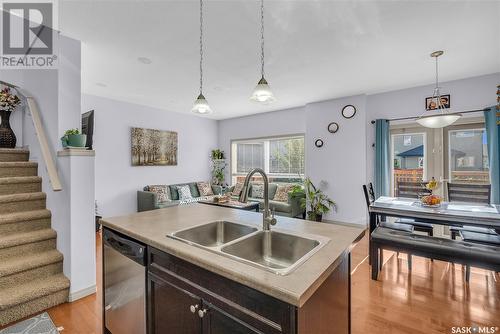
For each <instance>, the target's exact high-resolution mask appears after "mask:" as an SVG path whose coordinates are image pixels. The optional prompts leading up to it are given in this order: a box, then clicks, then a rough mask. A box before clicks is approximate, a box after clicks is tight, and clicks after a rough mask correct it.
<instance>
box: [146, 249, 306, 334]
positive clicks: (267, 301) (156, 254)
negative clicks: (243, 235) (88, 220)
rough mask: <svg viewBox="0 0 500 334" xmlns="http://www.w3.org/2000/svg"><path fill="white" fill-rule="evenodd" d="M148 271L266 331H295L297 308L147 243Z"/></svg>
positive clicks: (268, 333) (271, 333) (277, 333)
mask: <svg viewBox="0 0 500 334" xmlns="http://www.w3.org/2000/svg"><path fill="white" fill-rule="evenodd" d="M148 271H149V272H150V273H152V274H154V275H157V276H158V277H161V278H162V279H164V280H165V281H167V282H171V283H172V284H175V285H176V286H178V287H180V288H182V289H184V290H186V291H189V292H191V293H193V294H195V295H196V296H198V297H200V298H202V299H203V300H205V301H207V302H208V303H210V304H212V305H214V306H215V307H217V308H219V309H221V310H223V311H224V312H226V313H227V314H229V315H231V316H233V317H235V318H237V319H239V320H241V321H243V322H245V323H247V324H248V325H250V326H252V327H254V328H255V329H257V330H258V331H261V332H263V333H266V334H273V333H276V334H279V333H295V327H296V314H297V309H296V307H295V306H293V305H289V304H287V303H285V302H283V301H280V300H278V299H276V298H273V297H270V296H268V295H266V294H263V293H262V292H259V291H257V290H255V289H252V288H249V287H247V286H245V285H242V284H239V283H236V282H234V281H231V280H229V279H227V278H225V277H222V276H220V275H218V274H215V273H212V272H210V271H208V270H206V269H203V268H201V267H198V266H195V265H193V264H191V263H189V262H187V261H184V260H182V259H179V258H177V257H175V256H172V255H170V254H167V253H165V252H163V251H160V250H157V249H155V248H153V247H150V249H149V252H148Z"/></svg>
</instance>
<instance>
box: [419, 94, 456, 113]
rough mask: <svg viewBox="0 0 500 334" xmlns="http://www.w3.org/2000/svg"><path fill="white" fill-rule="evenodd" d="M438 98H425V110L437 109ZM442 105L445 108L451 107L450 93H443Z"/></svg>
mask: <svg viewBox="0 0 500 334" xmlns="http://www.w3.org/2000/svg"><path fill="white" fill-rule="evenodd" d="M436 102H437V101H436V99H435V98H433V97H426V98H425V110H437V103H436ZM441 105H443V106H444V108H445V109H449V108H450V105H451V97H450V94H447V95H441Z"/></svg>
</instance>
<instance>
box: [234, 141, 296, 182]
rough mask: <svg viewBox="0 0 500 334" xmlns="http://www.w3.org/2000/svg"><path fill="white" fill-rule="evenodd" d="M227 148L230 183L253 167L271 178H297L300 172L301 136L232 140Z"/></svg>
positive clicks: (286, 179) (287, 179) (292, 179)
mask: <svg viewBox="0 0 500 334" xmlns="http://www.w3.org/2000/svg"><path fill="white" fill-rule="evenodd" d="M231 151H232V152H231V153H232V154H231V157H232V159H233V160H232V161H231V166H232V167H231V172H232V182H233V184H234V183H235V182H237V181H242V180H244V178H245V176H246V174H247V173H248V172H249V171H251V170H252V169H254V168H262V169H264V171H265V172H266V173H267V174H268V176H269V179H270V181H273V182H297V181H301V180H302V178H303V176H304V169H305V167H304V166H305V159H304V151H305V149H304V136H289V137H280V138H262V139H251V140H241V141H233V143H232V145H231ZM259 178H260V177H259V176H258V175H255V179H259Z"/></svg>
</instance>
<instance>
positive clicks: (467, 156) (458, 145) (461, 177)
mask: <svg viewBox="0 0 500 334" xmlns="http://www.w3.org/2000/svg"><path fill="white" fill-rule="evenodd" d="M447 132H448V138H447V141H448V145H447V155H448V156H447V163H448V164H447V167H448V168H447V177H448V178H449V180H450V182H460V183H486V184H489V183H490V176H489V166H488V149H487V142H486V131H485V129H484V128H483V127H478V126H470V125H469V126H454V127H450V129H448V131H447Z"/></svg>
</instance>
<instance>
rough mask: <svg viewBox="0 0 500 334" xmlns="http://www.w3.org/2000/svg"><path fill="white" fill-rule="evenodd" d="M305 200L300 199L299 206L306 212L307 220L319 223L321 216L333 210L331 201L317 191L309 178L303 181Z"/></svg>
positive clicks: (321, 192)
mask: <svg viewBox="0 0 500 334" xmlns="http://www.w3.org/2000/svg"><path fill="white" fill-rule="evenodd" d="M304 188H305V189H304V191H305V194H306V197H305V198H302V200H301V205H302V208H303V209H306V210H307V219H308V220H314V221H318V222H320V221H321V220H322V219H323V214H326V213H328V212H329V211H330V210H331V209H332V208H335V202H334V201H332V200H331V199H330V198H329V197H328V196H327V195H326V194H325V193H324V192H323V191H321V190H320V189H317V188H316V187H315V186H314V184H313V183H312V181H311V179H310V178H306V179H305V180H304Z"/></svg>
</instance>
